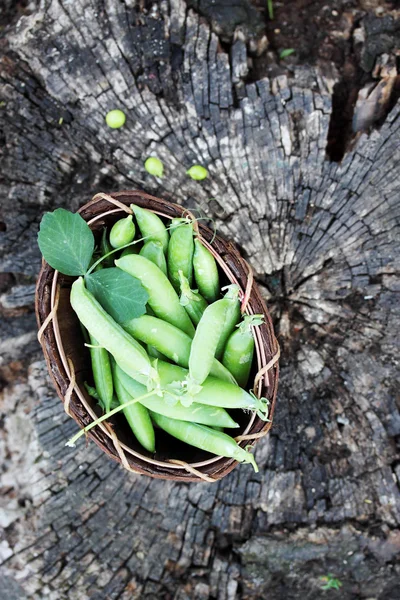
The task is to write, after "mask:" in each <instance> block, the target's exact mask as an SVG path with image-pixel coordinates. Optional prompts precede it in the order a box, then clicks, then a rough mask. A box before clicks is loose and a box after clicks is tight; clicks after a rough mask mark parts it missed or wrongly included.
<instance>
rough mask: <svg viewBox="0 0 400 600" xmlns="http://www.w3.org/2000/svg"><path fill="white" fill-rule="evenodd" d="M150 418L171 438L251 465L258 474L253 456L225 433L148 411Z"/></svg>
mask: <svg viewBox="0 0 400 600" xmlns="http://www.w3.org/2000/svg"><path fill="white" fill-rule="evenodd" d="M150 414H151V418H152V419H153V421H154V422H155V423H156V425H158V426H159V427H160V428H161V429H163V430H164V431H166V432H167V433H169V434H170V435H172V436H173V437H175V438H177V439H178V440H181V442H185V443H186V444H190V446H195V447H196V448H200V449H201V450H205V451H206V452H211V454H215V455H216V456H226V457H229V458H234V459H235V460H237V461H238V462H246V463H251V464H252V466H253V469H254V470H255V472H256V473H257V472H258V467H257V463H256V461H255V459H254V456H253V455H252V454H250V452H247V451H246V450H244V448H241V447H240V446H239V445H238V444H237V443H236V442H235V440H234V439H232V438H231V437H230V436H229V435H227V434H226V433H222V432H221V431H215V430H214V429H211V428H210V427H207V426H206V425H198V424H197V423H187V422H186V421H180V420H178V419H169V418H168V417H163V416H162V415H158V414H157V413H155V412H152V411H150Z"/></svg>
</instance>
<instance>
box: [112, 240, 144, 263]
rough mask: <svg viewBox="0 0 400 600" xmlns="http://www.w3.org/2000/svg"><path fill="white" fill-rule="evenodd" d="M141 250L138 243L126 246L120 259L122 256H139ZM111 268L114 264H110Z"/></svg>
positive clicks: (140, 245)
mask: <svg viewBox="0 0 400 600" xmlns="http://www.w3.org/2000/svg"><path fill="white" fill-rule="evenodd" d="M141 248H142V244H141V243H140V242H136V243H135V244H132V245H131V246H127V247H126V248H124V249H123V250H122V252H121V254H120V258H122V257H123V256H129V255H130V254H139V253H140V250H141ZM112 266H114V263H113V264H112Z"/></svg>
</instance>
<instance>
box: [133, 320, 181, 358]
mask: <svg viewBox="0 0 400 600" xmlns="http://www.w3.org/2000/svg"><path fill="white" fill-rule="evenodd" d="M171 327H173V325H171ZM126 331H128V329H126ZM178 331H180V329H179V330H178ZM128 333H129V331H128ZM146 350H147V354H148V355H149V356H151V357H152V358H161V360H166V361H167V362H168V356H165V355H164V354H163V353H162V352H159V351H158V350H157V348H155V346H151V344H146Z"/></svg>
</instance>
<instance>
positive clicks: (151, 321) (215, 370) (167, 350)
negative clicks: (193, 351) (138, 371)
mask: <svg viewBox="0 0 400 600" xmlns="http://www.w3.org/2000/svg"><path fill="white" fill-rule="evenodd" d="M122 326H123V328H124V329H125V331H127V332H128V333H129V334H130V335H131V336H132V337H134V338H135V339H136V340H139V341H141V342H144V343H145V344H150V348H151V349H152V350H149V349H148V354H149V355H150V356H155V358H161V359H162V360H165V356H166V357H167V358H169V359H170V360H172V361H174V362H175V363H177V364H178V365H180V366H181V367H188V366H189V356H190V347H191V345H192V338H191V337H190V336H188V335H187V334H186V333H185V332H184V331H182V330H181V329H178V327H175V326H174V325H171V323H167V322H166V321H163V320H162V319H158V318H157V317H153V316H149V315H142V316H141V317H137V318H136V319H132V320H131V321H128V322H126V323H123V325H122ZM153 349H155V350H156V352H157V355H155V354H154V351H153ZM160 353H161V356H159V354H160ZM210 374H211V375H214V377H219V378H220V379H223V380H224V381H230V382H231V383H236V380H235V379H234V377H233V376H232V375H231V373H230V372H229V371H228V369H226V368H225V367H224V366H223V365H222V364H221V363H220V362H219V361H217V360H216V359H214V360H213V361H212V364H211V369H210Z"/></svg>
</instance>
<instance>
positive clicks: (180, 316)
mask: <svg viewBox="0 0 400 600" xmlns="http://www.w3.org/2000/svg"><path fill="white" fill-rule="evenodd" d="M115 264H116V266H117V267H119V268H120V269H122V270H123V271H126V272H127V273H129V275H132V276H133V277H137V279H140V281H141V282H142V285H143V286H144V288H145V290H146V291H147V293H148V294H149V299H148V304H149V305H150V308H152V310H153V311H154V313H155V315H156V316H157V317H160V319H163V320H164V321H167V322H168V323H172V325H175V326H176V327H178V328H179V329H182V331H185V332H186V333H187V334H188V335H190V336H191V337H192V336H193V335H194V327H193V324H192V322H191V320H190V318H189V317H188V315H187V313H186V311H185V309H184V308H183V306H181V305H180V303H179V298H178V295H177V293H176V292H175V290H174V288H173V287H172V285H171V284H170V282H169V281H168V278H167V277H166V276H165V275H164V273H163V272H162V271H161V270H160V269H159V268H158V267H157V266H156V265H154V264H153V263H152V262H151V261H149V260H148V259H147V258H145V257H144V256H140V255H134V254H132V255H131V256H124V257H123V258H119V259H118V260H116V261H115Z"/></svg>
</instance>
